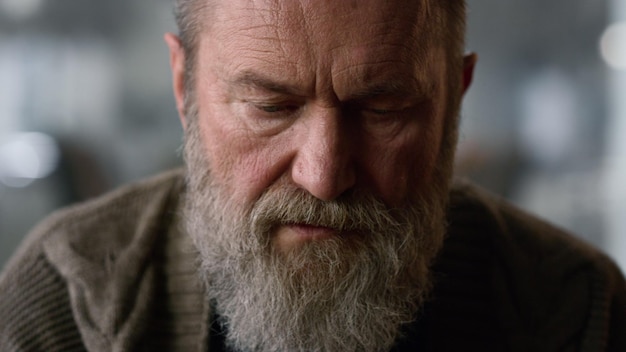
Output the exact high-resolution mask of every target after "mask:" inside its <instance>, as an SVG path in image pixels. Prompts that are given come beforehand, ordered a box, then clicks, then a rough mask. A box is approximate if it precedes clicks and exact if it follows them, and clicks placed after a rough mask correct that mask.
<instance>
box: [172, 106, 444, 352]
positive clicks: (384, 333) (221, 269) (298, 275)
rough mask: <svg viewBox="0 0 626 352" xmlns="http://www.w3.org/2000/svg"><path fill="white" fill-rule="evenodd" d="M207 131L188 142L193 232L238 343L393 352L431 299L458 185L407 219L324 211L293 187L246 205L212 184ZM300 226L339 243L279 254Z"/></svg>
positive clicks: (359, 202) (362, 202) (404, 212)
mask: <svg viewBox="0 0 626 352" xmlns="http://www.w3.org/2000/svg"><path fill="white" fill-rule="evenodd" d="M195 121H197V117H196V118H195V119H190V122H191V123H190V125H189V126H188V129H187V135H186V141H185V158H186V164H187V178H188V180H187V181H188V185H187V187H188V188H187V191H186V195H185V208H184V223H185V227H186V232H187V233H188V234H189V235H190V236H191V237H192V239H193V241H194V243H195V246H196V248H197V250H198V253H199V258H200V269H199V270H200V275H202V277H203V278H204V281H205V284H206V286H207V293H208V299H211V300H213V301H214V304H215V308H216V310H217V313H218V314H219V315H220V316H221V319H222V322H223V324H224V325H225V326H226V329H227V343H228V344H229V345H231V346H232V347H233V348H235V349H237V350H250V351H284V350H289V351H298V350H307V351H315V350H320V351H322V350H324V351H351V350H360V351H370V350H371V351H378V350H385V349H388V348H390V347H391V346H392V345H393V343H394V341H395V339H396V338H397V336H398V333H399V330H400V327H401V325H402V324H403V323H406V322H409V321H411V320H412V319H413V318H414V315H415V313H416V311H417V310H418V308H419V306H420V305H421V304H422V303H423V301H424V299H425V297H426V295H427V293H428V291H429V289H430V286H431V285H430V281H429V275H428V267H429V265H430V263H431V261H432V259H433V258H434V256H435V255H436V253H437V252H438V250H439V248H440V247H441V244H442V241H443V233H444V231H445V230H444V220H443V218H444V214H445V204H446V199H447V183H448V179H449V177H445V176H443V177H440V178H439V179H440V180H441V181H440V183H441V185H429V186H430V187H429V189H428V190H424V191H423V192H422V194H420V195H416V197H415V199H413V200H412V201H411V204H408V205H407V206H406V207H402V208H397V209H389V208H387V207H386V206H385V205H384V204H383V203H382V202H380V201H378V200H377V199H376V198H375V197H373V196H371V195H368V194H360V193H356V192H355V193H352V194H350V195H348V196H346V197H342V198H340V199H338V200H336V201H331V202H323V201H320V200H318V199H316V198H314V197H313V196H311V195H310V194H308V193H306V192H305V191H303V190H300V189H297V188H296V187H295V186H292V185H289V184H284V183H283V184H274V185H272V186H270V187H269V188H268V189H267V190H266V191H265V192H264V194H263V195H262V196H261V197H260V198H259V199H258V200H257V201H256V202H255V203H253V204H238V203H237V202H235V201H233V200H232V199H231V197H230V196H231V195H230V194H228V191H227V189H228V188H227V187H226V185H223V184H219V183H218V182H217V181H216V180H215V179H213V178H212V177H211V174H210V165H209V163H208V161H207V157H206V155H205V154H206V153H205V152H204V147H203V144H202V141H201V137H200V133H199V128H198V126H197V123H196V122H195ZM438 176H441V175H438ZM291 223H305V224H311V225H316V226H326V227H330V228H333V229H336V230H337V232H338V233H339V235H338V236H335V237H333V238H330V239H325V240H321V241H311V242H307V243H304V244H303V245H302V246H299V247H298V248H296V249H294V250H290V251H288V252H286V253H285V252H281V251H278V250H277V249H276V248H274V247H273V246H272V241H271V236H272V230H273V229H275V228H276V226H278V225H280V224H291ZM346 234H347V235H346Z"/></svg>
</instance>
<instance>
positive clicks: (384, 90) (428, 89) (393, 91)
mask: <svg viewBox="0 0 626 352" xmlns="http://www.w3.org/2000/svg"><path fill="white" fill-rule="evenodd" d="M434 89H435V86H434V84H432V83H431V84H424V83H423V82H419V81H418V80H417V79H415V80H410V81H407V80H399V79H388V80H386V81H384V82H382V83H377V84H373V85H370V86H366V87H364V88H363V89H361V90H359V91H357V92H355V93H353V94H351V96H350V97H349V99H350V100H367V99H371V98H376V97H385V96H390V97H394V96H397V97H407V96H409V97H413V96H417V97H424V96H430V95H431V94H432V93H433V92H434Z"/></svg>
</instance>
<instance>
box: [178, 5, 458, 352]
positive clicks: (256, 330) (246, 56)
mask: <svg viewBox="0 0 626 352" xmlns="http://www.w3.org/2000/svg"><path fill="white" fill-rule="evenodd" d="M209 12H210V16H208V20H207V25H206V26H205V29H204V32H203V33H201V34H200V37H199V38H200V40H199V43H198V47H197V49H198V50H197V57H196V63H195V68H194V71H193V72H192V73H191V74H192V75H193V77H194V80H195V85H194V87H193V92H191V93H192V94H191V95H189V96H187V100H186V101H185V102H184V103H183V100H184V99H183V95H184V94H183V93H184V89H183V88H184V84H183V82H182V77H184V65H183V61H184V60H182V56H183V53H182V49H181V48H180V45H179V43H178V42H177V41H176V39H175V38H172V37H170V38H169V39H168V42H169V43H170V47H171V48H172V59H173V60H172V62H173V68H174V77H175V79H174V86H175V91H176V93H177V102H178V104H179V109H180V110H181V112H182V113H181V115H186V116H184V117H183V123H184V124H186V138H185V160H186V163H187V179H188V185H187V186H188V187H187V192H186V195H185V203H184V206H185V208H184V213H183V216H184V222H185V229H186V231H187V232H188V233H189V235H190V236H191V237H192V238H193V240H194V242H195V245H196V247H197V249H198V252H199V254H200V259H201V263H202V266H201V268H200V273H201V274H202V275H203V276H204V278H205V281H206V283H207V285H208V295H209V297H210V299H211V300H213V301H214V302H215V308H216V311H217V313H218V314H219V315H220V317H221V318H220V319H221V321H222V322H223V323H225V324H226V326H227V330H228V333H227V336H226V339H227V343H228V344H230V345H231V346H233V347H235V348H236V349H242V350H250V351H318V350H319V351H380V350H386V349H389V348H390V347H391V346H392V345H393V343H394V342H395V340H396V337H397V336H398V335H399V332H400V329H401V327H402V326H403V324H405V323H407V322H409V321H411V320H412V319H413V318H414V314H415V313H416V311H417V309H418V307H419V306H420V304H421V303H422V302H423V299H424V298H425V296H426V294H427V293H428V290H429V288H430V283H429V277H428V266H429V264H430V263H431V261H432V259H433V258H434V256H435V255H436V253H437V252H438V249H439V248H440V246H441V244H442V241H443V235H444V232H445V220H444V217H445V205H446V201H447V196H448V195H447V189H448V188H447V187H448V183H449V178H450V174H451V159H452V156H453V143H450V142H451V141H454V139H455V138H454V137H455V133H456V132H455V130H454V128H445V127H446V123H453V122H454V119H455V118H456V116H452V114H454V113H455V112H456V106H454V105H456V99H453V102H452V103H450V101H449V100H448V99H449V97H450V96H454V95H455V94H460V91H461V89H460V88H459V89H458V91H459V92H451V93H450V92H447V91H446V89H447V87H448V86H449V84H448V83H449V82H452V81H453V80H449V79H448V78H449V77H448V72H447V69H446V65H445V63H446V62H447V60H446V57H445V50H444V47H443V46H435V45H432V44H430V43H431V42H432V40H429V38H430V39H431V37H429V36H428V34H427V33H426V32H425V31H424V28H427V27H428V23H427V22H426V17H425V15H424V14H426V13H427V11H426V9H425V8H424V5H423V4H421V2H418V1H407V4H406V6H404V7H403V6H400V3H399V2H387V1H375V0H372V1H367V0H363V1H359V2H353V3H350V2H348V1H312V2H311V3H309V2H305V1H302V2H297V1H284V3H282V2H278V1H267V2H259V3H257V2H252V1H243V0H242V1H229V2H227V3H226V2H224V3H222V4H219V5H217V7H216V8H212V9H210V10H209ZM458 81H459V85H460V83H461V79H459V80H458ZM448 93H450V94H448ZM183 105H184V107H183ZM448 105H452V106H448ZM185 119H186V120H185Z"/></svg>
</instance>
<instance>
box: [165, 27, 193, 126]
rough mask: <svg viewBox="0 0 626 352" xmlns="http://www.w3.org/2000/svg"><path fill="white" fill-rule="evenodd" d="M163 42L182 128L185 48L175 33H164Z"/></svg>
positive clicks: (184, 119)
mask: <svg viewBox="0 0 626 352" xmlns="http://www.w3.org/2000/svg"><path fill="white" fill-rule="evenodd" d="M163 39H165V43H166V44H167V46H168V47H169V50H170V67H171V69H172V85H173V88H174V98H175V99H176V109H177V110H178V116H179V117H180V122H181V124H182V125H183V130H185V129H186V128H187V120H186V118H185V50H184V49H183V45H182V43H181V41H180V38H178V37H177V36H176V35H174V34H172V33H166V34H165V36H164V38H163Z"/></svg>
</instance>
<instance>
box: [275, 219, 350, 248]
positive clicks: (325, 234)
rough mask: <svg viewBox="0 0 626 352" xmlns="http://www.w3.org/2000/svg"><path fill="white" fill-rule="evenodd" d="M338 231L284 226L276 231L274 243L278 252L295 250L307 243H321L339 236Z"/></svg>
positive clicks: (301, 224)
mask: <svg viewBox="0 0 626 352" xmlns="http://www.w3.org/2000/svg"><path fill="white" fill-rule="evenodd" d="M339 233H340V232H339V231H338V230H337V229H334V228H330V227H325V226H316V225H309V224H304V223H296V224H284V225H281V226H279V227H278V228H277V229H276V232H275V237H274V243H275V245H276V246H277V247H278V248H279V249H280V250H289V249H292V248H296V247H298V246H300V245H301V244H303V243H305V242H309V241H322V240H327V239H330V238H333V237H336V236H339Z"/></svg>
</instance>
